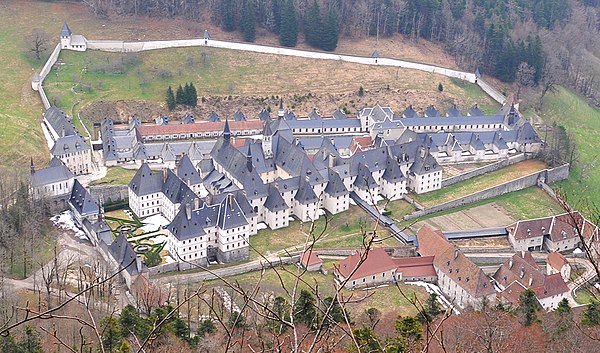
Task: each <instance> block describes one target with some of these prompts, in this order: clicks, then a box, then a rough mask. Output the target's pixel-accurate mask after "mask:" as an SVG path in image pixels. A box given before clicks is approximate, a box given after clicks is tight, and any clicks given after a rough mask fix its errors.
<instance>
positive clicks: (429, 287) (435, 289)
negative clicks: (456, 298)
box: [404, 281, 460, 315]
mask: <svg viewBox="0 0 600 353" xmlns="http://www.w3.org/2000/svg"><path fill="white" fill-rule="evenodd" d="M404 283H405V284H408V285H412V286H419V287H424V288H425V290H426V291H427V293H429V294H432V293H435V294H437V299H438V301H439V302H440V304H442V306H444V308H446V309H447V308H452V311H454V313H455V314H456V315H460V311H458V309H457V308H456V306H455V305H452V303H450V302H449V301H448V299H446V297H445V296H444V292H442V289H441V288H440V287H438V286H437V285H435V284H431V283H427V282H423V281H415V282H404Z"/></svg>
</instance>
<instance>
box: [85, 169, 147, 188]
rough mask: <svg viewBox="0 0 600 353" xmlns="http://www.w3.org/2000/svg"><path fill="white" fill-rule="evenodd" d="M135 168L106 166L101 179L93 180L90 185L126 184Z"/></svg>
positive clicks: (131, 177) (133, 173)
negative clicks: (105, 171)
mask: <svg viewBox="0 0 600 353" xmlns="http://www.w3.org/2000/svg"><path fill="white" fill-rule="evenodd" d="M136 172H137V170H135V169H125V168H121V167H111V168H108V172H107V173H106V176H105V177H104V178H102V179H98V180H94V181H92V182H91V183H90V185H127V184H129V182H130V181H131V179H133V176H134V175H135V173H136Z"/></svg>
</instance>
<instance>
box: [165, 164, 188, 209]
mask: <svg viewBox="0 0 600 353" xmlns="http://www.w3.org/2000/svg"><path fill="white" fill-rule="evenodd" d="M162 192H163V194H165V197H166V198H167V199H169V201H171V203H174V204H177V203H179V204H183V203H186V202H193V200H194V198H195V197H196V194H195V193H194V192H193V191H192V189H190V187H189V186H188V185H187V184H186V183H185V182H184V181H183V180H181V179H180V178H179V177H178V176H177V175H176V174H175V173H174V172H173V171H172V170H171V169H167V178H166V179H165V181H164V183H163V186H162Z"/></svg>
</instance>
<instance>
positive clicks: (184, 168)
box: [176, 155, 202, 185]
mask: <svg viewBox="0 0 600 353" xmlns="http://www.w3.org/2000/svg"><path fill="white" fill-rule="evenodd" d="M176 170H177V176H178V177H179V178H180V179H181V180H183V182H185V183H189V185H199V184H200V183H202V178H200V174H199V173H198V171H197V170H196V167H194V164H193V163H192V161H191V160H190V157H188V156H187V155H183V157H181V159H180V160H179V163H177V169H176Z"/></svg>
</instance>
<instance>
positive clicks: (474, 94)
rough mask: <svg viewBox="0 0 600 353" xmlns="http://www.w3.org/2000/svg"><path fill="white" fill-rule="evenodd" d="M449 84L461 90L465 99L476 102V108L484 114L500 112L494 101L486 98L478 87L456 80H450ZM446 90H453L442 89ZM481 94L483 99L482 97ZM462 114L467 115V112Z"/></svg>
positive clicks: (450, 88) (451, 87)
mask: <svg viewBox="0 0 600 353" xmlns="http://www.w3.org/2000/svg"><path fill="white" fill-rule="evenodd" d="M450 82H452V83H453V85H454V86H455V87H457V88H459V89H461V91H462V94H464V95H465V96H466V97H469V98H470V99H471V100H472V101H474V102H477V106H478V107H479V109H481V110H482V111H483V112H484V113H485V114H496V113H498V110H500V106H499V105H498V104H497V103H496V102H495V101H494V100H492V99H491V98H489V97H487V95H485V93H483V91H482V90H481V88H479V86H477V85H476V84H474V83H469V82H465V81H462V80H459V79H457V78H451V79H450ZM448 89H449V90H453V89H454V87H453V86H449V87H444V90H448ZM482 93H483V95H484V96H485V97H482ZM486 98H487V99H486ZM469 108H470V107H469ZM463 114H467V112H466V111H464V112H463Z"/></svg>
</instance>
